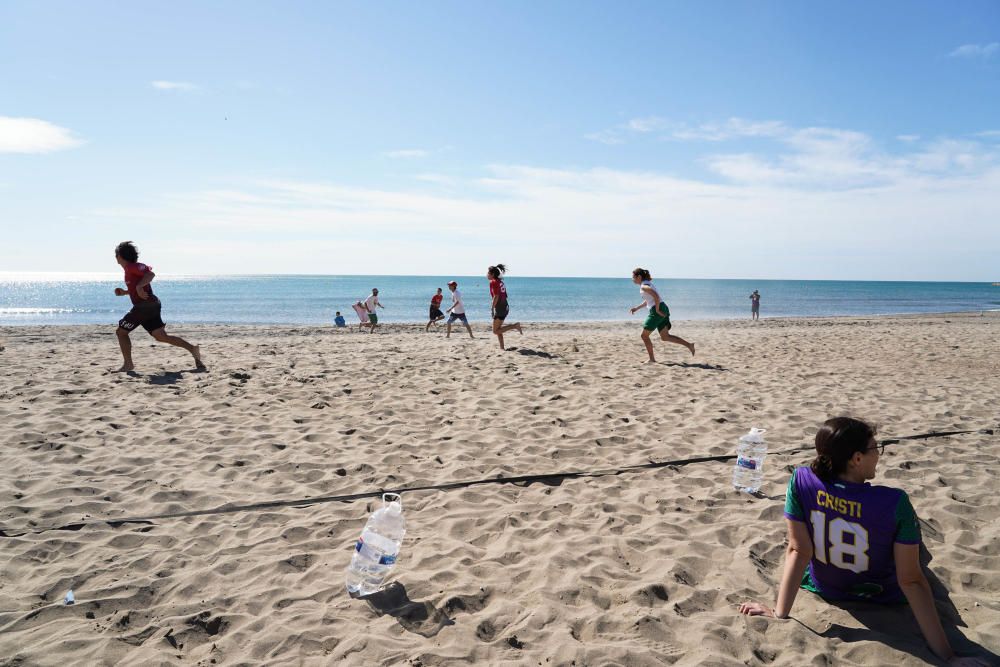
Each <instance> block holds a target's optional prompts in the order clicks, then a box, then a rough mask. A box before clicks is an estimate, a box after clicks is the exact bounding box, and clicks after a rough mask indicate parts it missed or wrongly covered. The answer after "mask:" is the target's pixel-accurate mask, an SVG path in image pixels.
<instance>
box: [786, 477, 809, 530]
mask: <svg viewBox="0 0 1000 667" xmlns="http://www.w3.org/2000/svg"><path fill="white" fill-rule="evenodd" d="M785 516H787V517H788V518H789V519H794V520H795V521H805V520H806V517H805V515H804V514H803V512H802V505H801V504H800V503H799V496H798V494H797V493H796V492H795V473H794V472H793V473H792V476H791V478H790V479H789V480H788V489H787V490H786V491H785Z"/></svg>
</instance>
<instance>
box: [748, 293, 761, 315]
mask: <svg viewBox="0 0 1000 667" xmlns="http://www.w3.org/2000/svg"><path fill="white" fill-rule="evenodd" d="M750 319H752V320H759V319H760V292H758V291H757V290H754V291H753V294H751V295H750Z"/></svg>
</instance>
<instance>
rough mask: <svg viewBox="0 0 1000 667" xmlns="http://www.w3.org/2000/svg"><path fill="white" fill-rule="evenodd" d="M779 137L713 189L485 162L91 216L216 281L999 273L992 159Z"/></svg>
mask: <svg viewBox="0 0 1000 667" xmlns="http://www.w3.org/2000/svg"><path fill="white" fill-rule="evenodd" d="M786 132H787V134H784V135H782V138H781V144H780V145H781V146H783V151H784V152H783V153H781V154H779V155H777V156H773V155H764V154H758V153H750V152H745V153H739V154H734V155H716V156H709V157H708V158H706V159H707V160H709V161H710V166H711V167H712V168H713V169H714V170H715V171H716V173H717V174H718V175H720V176H722V177H723V178H724V179H725V182H708V181H705V180H699V179H693V178H677V177H674V176H670V175H667V174H663V173H657V172H651V171H647V172H639V171H622V170H615V169H603V168H597V169H550V168H544V167H537V166H525V165H491V166H488V167H486V168H485V169H484V170H483V171H482V172H481V173H479V174H475V175H470V176H466V177H464V178H458V177H455V178H454V180H453V181H448V183H449V184H452V183H453V184H454V187H449V188H441V187H440V185H439V182H440V179H438V178H437V177H436V176H435V175H425V176H428V178H423V179H418V180H415V181H414V182H413V185H412V187H409V188H402V189H399V188H397V189H384V188H378V187H358V186H352V185H344V184H341V183H331V182H310V181H289V180H272V181H258V182H248V183H243V184H242V185H239V186H236V187H232V188H230V189H228V190H215V191H204V192H193V193H182V194H178V195H176V196H173V197H170V198H168V199H166V200H164V201H158V202H154V203H153V204H151V205H148V206H145V205H144V206H142V207H128V208H125V207H123V208H117V209H112V210H104V211H99V212H96V213H97V214H99V215H100V217H101V218H102V219H103V220H106V221H109V224H115V223H114V221H120V223H118V224H121V225H123V226H125V225H127V226H128V228H134V227H135V225H140V226H142V227H143V228H144V229H146V230H148V231H149V235H156V234H158V233H161V234H162V238H163V239H164V242H165V243H169V241H168V239H171V238H184V237H187V236H190V237H193V236H195V235H196V236H197V237H198V238H199V239H201V241H200V242H199V246H200V248H201V249H203V250H204V251H205V252H206V253H207V254H206V257H214V258H216V259H217V260H218V261H216V259H213V262H212V266H213V270H216V271H220V272H226V271H233V272H244V273H245V272H248V271H255V272H312V273H366V272H368V273H370V272H371V270H372V264H371V262H372V257H373V254H374V255H376V256H377V257H378V265H379V266H383V267H391V272H393V273H404V274H405V273H411V274H427V273H433V272H435V271H439V272H441V271H443V272H448V273H452V272H453V273H455V274H458V275H468V274H472V275H478V274H479V272H481V270H482V266H481V264H483V262H488V261H496V260H497V259H502V260H504V261H505V262H506V261H508V260H509V261H510V263H511V264H513V265H515V266H516V267H517V271H518V274H519V275H615V274H617V273H626V274H627V271H628V270H629V269H631V267H632V266H634V265H635V264H637V263H638V264H644V263H651V264H653V265H654V268H655V266H661V267H663V268H661V269H660V271H661V272H664V273H668V274H669V275H673V276H687V277H740V276H768V277H785V278H851V277H853V278H859V279H875V278H884V279H921V278H923V279H935V278H937V279H980V278H981V276H980V274H983V275H985V274H986V273H988V272H989V271H992V270H993V268H994V267H995V261H994V259H993V258H992V254H991V249H994V248H996V247H1000V228H998V227H997V226H996V225H995V220H996V219H998V218H1000V198H998V197H996V194H995V193H996V192H997V191H1000V166H998V165H1000V148H998V147H996V146H994V145H992V144H986V143H981V142H975V141H959V140H950V139H942V140H939V141H936V142H932V143H929V144H926V145H917V146H914V147H913V150H912V151H909V152H906V153H903V154H886V153H883V152H881V151H879V150H878V148H877V146H875V145H874V142H873V141H872V140H871V139H870V138H869V137H867V136H866V135H865V134H863V133H859V132H854V131H849V130H841V129H834V128H803V129H795V128H786ZM178 221H183V222H180V223H179V222H178ZM279 224H280V229H281V236H282V238H283V239H285V240H284V241H281V240H279V241H275V237H274V234H275V229H276V225H279ZM233 239H238V240H239V241H238V243H239V246H238V247H239V252H238V253H234V252H232V247H233V246H232V243H233ZM637 239H642V243H641V244H639V245H637ZM387 240H391V241H392V242H391V243H387V242H386V241H387ZM157 245H159V243H158V244H157ZM189 247H190V244H181V243H179V244H178V250H177V252H178V256H177V260H176V262H177V264H176V265H175V267H174V269H173V270H175V271H177V272H185V271H187V272H198V271H203V270H204V269H203V268H199V267H198V266H197V265H192V266H188V267H185V265H184V261H190V260H185V259H184V257H187V256H188V254H189V251H188V250H187V248H189ZM861 247H864V248H877V249H878V262H872V261H871V254H870V253H868V254H866V253H864V252H859V251H858V248H861ZM498 252H499V253H502V254H501V255H500V256H499V257H498ZM171 261H172V263H173V260H171ZM227 262H232V265H230V264H227ZM383 270H390V269H388V268H386V269H383ZM973 271H978V272H979V273H972V272H973ZM982 279H985V278H982Z"/></svg>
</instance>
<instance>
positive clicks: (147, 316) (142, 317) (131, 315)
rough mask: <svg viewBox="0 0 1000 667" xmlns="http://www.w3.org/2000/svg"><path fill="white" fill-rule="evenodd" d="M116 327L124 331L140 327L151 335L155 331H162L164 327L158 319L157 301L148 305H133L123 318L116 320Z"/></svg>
mask: <svg viewBox="0 0 1000 667" xmlns="http://www.w3.org/2000/svg"><path fill="white" fill-rule="evenodd" d="M118 326H119V327H121V328H122V329H125V331H132V330H133V329H135V328H136V327H138V326H141V327H142V328H143V329H145V330H146V331H148V332H149V333H153V332H154V331H156V330H157V329H162V328H163V327H165V326H166V325H165V324H164V323H163V320H162V319H160V301H159V299H157V300H154V301H151V302H149V303H139V304H135V305H134V306H132V310H130V311H128V314H126V315H125V317H123V318H121V319H120V320H118Z"/></svg>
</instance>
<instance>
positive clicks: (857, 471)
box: [740, 417, 986, 665]
mask: <svg viewBox="0 0 1000 667" xmlns="http://www.w3.org/2000/svg"><path fill="white" fill-rule="evenodd" d="M883 448H884V445H879V444H878V442H877V441H876V440H875V428H874V427H873V426H871V425H870V424H867V423H866V422H863V421H861V420H858V419H853V418H850V417H835V418H833V419H828V420H827V421H826V422H824V423H823V426H822V427H820V429H819V431H818V432H817V433H816V458H815V459H814V460H813V462H812V464H810V465H809V466H808V467H801V468H797V469H796V470H795V471H794V472H793V473H792V477H791V479H790V480H789V481H788V489H787V491H786V494H785V523H786V525H787V527H788V549H787V551H786V552H785V568H784V573H783V575H782V577H781V585H780V587H779V588H778V600H777V602H776V604H775V606H774V608H773V609H772V608H771V607H768V606H766V605H764V604H760V603H758V602H744V603H743V604H742V605H740V613H741V614H746V615H748V616H769V617H773V618H788V614H789V613H790V612H791V610H792V603H793V602H795V594H796V593H797V592H798V589H799V587H800V586H801V587H802V588H805V589H806V590H809V591H812V592H814V593H818V594H819V595H820V596H821V597H823V598H824V599H826V600H864V601H870V602H875V603H881V604H891V603H896V602H902V601H903V600H904V598H905V600H906V601H908V602H909V603H910V608H911V610H912V611H913V615H914V616H915V617H916V619H917V624H918V625H919V626H920V631H921V632H922V633H923V635H924V638H925V639H926V640H927V643H928V644H929V645H930V648H931V650H932V651H934V653H935V655H937V656H938V657H939V658H941V659H942V660H945V661H947V662H949V664H952V665H984V664H986V663H983V662H980V661H979V660H978V659H975V658H958V657H956V656H955V652H954V651H952V648H951V645H950V644H949V643H948V639H947V637H945V634H944V630H943V629H942V627H941V620H940V619H939V618H938V614H937V610H936V609H935V607H934V598H933V596H932V595H931V588H930V585H929V584H928V583H927V578H926V577H925V576H924V573H923V571H922V570H921V567H920V556H919V554H920V525H919V524H918V523H917V516H916V514H915V513H914V511H913V506H912V505H911V504H910V499H909V497H908V496H907V495H906V492H905V491H902V490H900V489H895V488H892V487H889V486H872V485H871V484H868V482H867V480H869V479H873V478H874V477H875V467H876V466H877V465H878V462H879V459H880V457H881V454H882V450H883Z"/></svg>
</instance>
